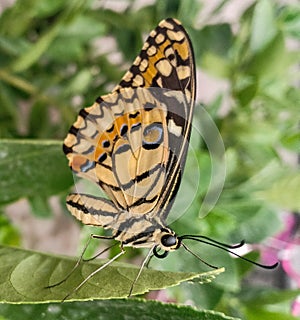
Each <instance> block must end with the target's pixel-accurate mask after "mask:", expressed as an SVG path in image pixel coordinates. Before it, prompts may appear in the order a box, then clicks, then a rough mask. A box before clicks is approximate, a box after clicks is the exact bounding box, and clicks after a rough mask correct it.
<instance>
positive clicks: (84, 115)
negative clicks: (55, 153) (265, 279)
mask: <svg viewBox="0 0 300 320" xmlns="http://www.w3.org/2000/svg"><path fill="white" fill-rule="evenodd" d="M195 69H196V68H195V58H194V53H193V47H192V43H191V40H190V38H189V36H188V34H187V32H186V30H185V29H184V28H183V26H182V25H181V23H180V22H179V21H178V20H176V19H171V18H168V19H165V20H163V21H161V22H160V23H159V24H158V26H157V27H156V28H155V29H154V30H153V31H151V32H150V34H149V36H148V38H147V40H146V41H145V43H144V45H143V47H142V50H141V52H140V54H139V55H138V56H137V58H136V59H135V60H134V62H133V64H132V66H131V67H130V68H129V70H128V71H127V72H126V73H125V75H124V76H123V78H122V80H121V81H120V83H119V84H118V85H117V86H116V87H115V88H114V89H113V91H112V92H111V93H109V94H107V95H103V96H101V97H98V98H97V99H96V101H95V103H94V104H93V105H92V106H91V107H88V108H85V109H82V110H81V111H80V112H79V115H78V118H77V120H76V122H75V123H74V124H73V125H72V126H71V128H70V130H69V133H68V135H67V137H66V139H65V140H64V145H63V150H64V153H65V155H66V157H67V158H68V160H69V166H70V167H71V169H72V171H73V172H74V173H75V174H76V175H77V176H79V177H81V178H84V179H88V180H90V181H93V182H95V183H96V184H97V185H98V186H99V187H100V188H101V189H102V190H103V191H104V192H105V193H106V195H107V196H108V199H107V198H101V197H96V196H93V195H88V194H77V193H72V194H70V195H69V196H68V197H67V199H66V204H67V208H68V210H69V211H70V212H71V214H72V215H73V216H75V217H76V218H77V219H79V220H80V221H82V222H83V223H84V224H87V225H93V226H98V227H103V228H105V229H110V230H111V232H112V235H111V237H110V238H112V239H115V240H118V241H119V242H120V247H121V252H120V253H119V254H117V255H116V256H115V257H114V258H113V259H111V260H110V261H109V262H108V263H107V264H105V265H104V266H106V265H108V264H109V263H111V262H112V261H114V260H115V259H117V258H118V257H119V256H120V255H121V254H123V253H124V248H125V247H128V246H130V247H144V248H149V249H150V251H149V254H148V256H147V258H149V257H150V255H152V254H154V255H155V256H156V257H158V258H164V257H166V256H167V254H168V253H169V252H170V251H174V250H177V249H178V248H180V247H184V248H185V249H186V250H188V251H190V250H189V248H188V247H187V246H186V245H185V244H184V243H183V240H185V239H192V240H196V241H200V242H205V243H210V244H213V245H215V246H219V247H221V248H223V249H224V250H227V249H226V248H235V247H239V246H241V245H242V243H241V244H239V245H237V246H226V245H224V244H221V243H219V242H217V241H214V240H211V239H208V238H206V237H204V236H194V235H184V236H177V235H176V233H175V232H174V231H173V230H172V229H171V228H169V227H168V225H167V224H166V218H167V216H168V214H169V212H170V209H171V207H172V204H173V202H174V199H175V196H176V194H177V191H178V189H179V186H180V181H181V178H182V174H183V171H184V165H185V162H186V157H187V151H188V144H189V140H190V135H191V127H192V118H193V112H194V107H195V98H196V75H195ZM95 237H96V236H95ZM224 246H225V248H224ZM101 268H102V267H101ZM101 268H99V269H98V270H96V271H99V270H100V269H101ZM141 270H142V268H141V269H140V272H141ZM93 274H94V273H93ZM137 277H138V276H137ZM84 282H85V281H84Z"/></svg>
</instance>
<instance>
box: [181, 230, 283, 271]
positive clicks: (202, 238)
mask: <svg viewBox="0 0 300 320" xmlns="http://www.w3.org/2000/svg"><path fill="white" fill-rule="evenodd" d="M178 239H179V241H180V242H181V241H182V240H185V239H186V240H194V241H198V242H201V243H205V244H208V245H210V246H213V247H216V248H219V249H221V250H224V251H226V252H229V253H230V254H233V255H234V256H236V257H238V258H240V259H242V260H245V261H247V262H250V263H252V264H254V265H256V266H258V267H260V268H263V269H275V268H276V267H277V266H278V264H279V263H278V262H276V263H274V264H272V265H264V264H261V263H258V262H255V261H253V260H250V259H248V258H245V257H243V256H241V255H239V254H237V253H235V252H233V251H231V249H237V248H240V247H242V246H243V245H244V244H245V241H244V240H243V241H241V242H240V243H238V244H236V245H229V244H226V243H222V242H219V241H216V240H213V239H210V238H208V237H205V236H198V235H184V236H181V237H178ZM181 245H182V246H183V247H184V249H185V250H187V251H188V252H190V253H192V254H193V255H194V256H195V257H196V258H197V259H199V260H200V261H202V262H203V260H202V259H200V257H199V256H198V255H196V254H194V253H193V252H192V251H191V250H190V249H188V248H187V246H186V245H184V244H183V243H181ZM205 264H207V263H205ZM207 265H208V264H207Z"/></svg>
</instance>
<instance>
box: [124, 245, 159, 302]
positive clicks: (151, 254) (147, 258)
mask: <svg viewBox="0 0 300 320" xmlns="http://www.w3.org/2000/svg"><path fill="white" fill-rule="evenodd" d="M153 248H154V247H152V248H151V249H150V250H149V252H148V254H147V256H146V258H145V259H144V261H143V263H142V265H141V267H140V270H139V272H138V274H137V275H136V277H135V279H134V280H133V282H132V284H131V287H130V290H129V294H128V298H129V297H130V296H131V294H132V291H133V287H134V285H135V284H136V282H137V281H138V279H139V277H140V275H141V273H142V271H143V269H144V267H145V266H147V265H148V262H149V260H150V259H151V256H153Z"/></svg>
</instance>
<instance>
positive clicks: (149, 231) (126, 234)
mask: <svg viewBox="0 0 300 320" xmlns="http://www.w3.org/2000/svg"><path fill="white" fill-rule="evenodd" d="M144 218H145V217H144ZM126 224H127V228H125V229H123V230H120V229H119V230H116V231H115V232H114V236H115V239H116V240H118V241H120V242H121V243H122V246H124V247H126V246H127V247H135V248H150V247H157V248H160V249H162V250H164V251H172V250H176V249H177V248H178V241H177V236H176V234H175V232H174V231H173V230H172V229H170V228H168V227H166V226H164V224H163V223H161V222H160V221H158V219H157V218H153V219H146V220H145V219H143V220H141V219H138V218H132V219H128V220H127V222H126Z"/></svg>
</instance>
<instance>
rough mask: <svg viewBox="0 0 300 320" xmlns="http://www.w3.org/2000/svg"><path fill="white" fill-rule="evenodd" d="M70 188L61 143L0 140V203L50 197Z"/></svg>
mask: <svg viewBox="0 0 300 320" xmlns="http://www.w3.org/2000/svg"><path fill="white" fill-rule="evenodd" d="M72 184H73V179H72V174H71V171H70V169H69V168H68V164H67V160H66V158H65V157H64V154H63V151H62V142H61V141H45V140H43V141H33V140H32V141H30V140H0V203H8V202H12V201H14V200H17V199H19V198H21V197H33V196H36V195H37V194H38V195H39V196H40V197H42V196H44V197H46V196H50V195H53V194H57V193H59V192H62V191H64V190H66V189H67V188H68V187H70V186H71V185H72Z"/></svg>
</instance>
